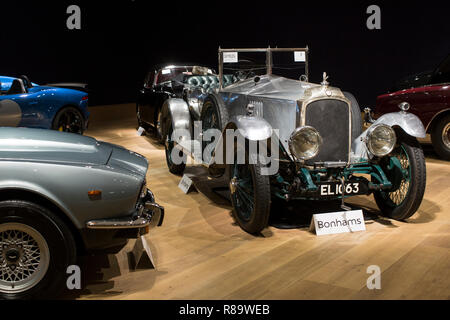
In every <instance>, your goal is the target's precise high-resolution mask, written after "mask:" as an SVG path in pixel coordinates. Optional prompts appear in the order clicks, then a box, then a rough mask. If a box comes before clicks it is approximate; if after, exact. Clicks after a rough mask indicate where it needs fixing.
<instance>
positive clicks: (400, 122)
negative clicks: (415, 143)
mask: <svg viewBox="0 0 450 320" xmlns="http://www.w3.org/2000/svg"><path fill="white" fill-rule="evenodd" d="M377 124H386V125H388V126H390V127H395V126H398V127H400V128H402V129H403V131H405V132H406V133H407V134H409V135H410V136H412V137H416V138H425V137H426V134H427V133H426V131H425V127H424V126H423V123H422V121H420V119H419V118H418V117H417V116H415V115H414V114H412V113H408V112H394V113H387V114H385V115H383V116H381V117H380V118H378V120H377V121H375V122H374V123H373V125H377Z"/></svg>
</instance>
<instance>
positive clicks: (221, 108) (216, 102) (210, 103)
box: [200, 94, 229, 131]
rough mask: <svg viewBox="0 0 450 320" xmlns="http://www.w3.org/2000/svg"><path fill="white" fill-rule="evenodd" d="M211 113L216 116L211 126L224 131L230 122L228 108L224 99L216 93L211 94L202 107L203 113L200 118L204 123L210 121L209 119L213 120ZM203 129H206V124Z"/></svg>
mask: <svg viewBox="0 0 450 320" xmlns="http://www.w3.org/2000/svg"><path fill="white" fill-rule="evenodd" d="M211 115H212V116H214V117H216V118H215V119H214V120H215V121H213V122H214V123H213V124H212V125H213V126H212V127H211V128H215V129H218V130H220V131H222V130H223V129H224V128H225V126H226V124H227V123H228V119H229V117H228V110H227V108H226V106H225V104H224V103H223V101H222V99H221V98H220V97H219V96H218V95H216V94H211V95H209V96H208V97H207V98H206V99H205V103H204V104H203V107H202V113H201V115H200V120H201V121H202V123H208V121H210V120H211V119H210V116H211ZM203 129H205V126H203ZM206 129H209V128H206Z"/></svg>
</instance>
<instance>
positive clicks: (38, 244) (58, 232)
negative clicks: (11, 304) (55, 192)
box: [0, 200, 77, 299]
mask: <svg viewBox="0 0 450 320" xmlns="http://www.w3.org/2000/svg"><path fill="white" fill-rule="evenodd" d="M76 253H77V249H76V243H75V240H74V238H73V235H72V233H71V231H70V229H69V227H68V226H67V225H66V224H65V223H64V222H63V221H62V220H61V218H60V217H59V216H58V215H57V214H55V213H53V212H52V211H50V210H48V209H47V208H45V207H43V206H40V205H37V204H35V203H32V202H29V201H24V200H4V201H0V299H46V298H55V297H57V296H58V294H59V293H60V292H61V290H63V289H64V288H65V284H66V280H67V274H66V271H67V267H68V266H70V265H74V264H75V263H76Z"/></svg>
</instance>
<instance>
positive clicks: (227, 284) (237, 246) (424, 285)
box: [67, 104, 450, 299]
mask: <svg viewBox="0 0 450 320" xmlns="http://www.w3.org/2000/svg"><path fill="white" fill-rule="evenodd" d="M134 110H135V108H134V105H131V104H130V105H117V106H107V107H95V108H91V111H92V118H91V124H90V128H89V130H88V132H87V133H86V134H87V135H90V136H93V137H95V138H97V139H99V140H104V141H108V142H112V143H115V144H119V145H122V146H125V147H127V148H129V149H131V150H133V151H136V152H139V153H141V154H143V155H145V156H146V157H147V158H148V159H149V161H150V169H149V172H148V177H147V179H148V183H149V186H150V189H151V190H152V191H153V192H154V193H155V195H156V199H157V202H158V203H160V204H161V205H163V206H164V207H165V209H166V219H165V221H164V225H163V227H161V228H158V229H156V230H154V231H153V232H151V234H149V235H147V239H148V240H149V244H150V247H151V249H152V252H153V255H154V259H155V262H156V269H142V270H138V271H130V270H129V268H128V262H127V261H128V260H127V252H128V251H130V248H131V246H132V244H133V242H130V244H129V245H128V246H127V247H126V248H124V250H122V251H121V252H120V253H119V254H117V255H109V256H100V257H90V258H87V259H85V267H84V270H85V271H84V272H85V273H86V274H85V279H86V281H85V282H86V283H85V288H84V289H83V290H82V291H81V293H79V294H77V295H75V296H71V295H68V296H67V298H79V299H449V298H450V163H448V162H444V161H441V160H439V159H437V157H436V156H435V155H434V153H433V152H432V151H431V150H430V148H429V147H427V148H426V150H428V151H427V152H426V155H427V189H426V194H425V199H424V201H423V203H422V206H421V207H420V209H419V212H418V213H417V214H416V215H415V216H414V217H413V218H411V219H409V220H408V221H407V222H397V221H393V220H389V219H384V218H379V217H377V216H375V219H372V220H368V221H366V227H367V231H366V232H360V233H354V234H342V235H331V236H323V237H317V236H315V235H313V234H311V233H310V232H308V229H307V228H300V229H291V230H281V229H277V228H274V227H270V228H269V229H268V230H267V231H265V232H264V236H263V237H254V236H251V235H249V234H247V233H245V232H243V231H242V230H241V229H240V228H239V227H238V226H236V225H235V224H234V223H233V219H232V218H231V216H230V211H231V206H230V204H229V203H228V202H227V201H226V200H225V199H224V198H221V197H217V196H211V195H208V196H206V195H205V194H204V193H199V192H194V193H190V194H188V195H185V194H183V193H182V192H181V190H179V189H178V183H179V180H180V177H177V176H174V175H171V174H170V173H169V171H168V170H167V167H166V163H165V155H164V149H163V147H162V146H160V145H158V144H157V143H156V142H155V141H154V140H153V139H152V138H151V137H146V136H144V137H140V136H137V134H136V120H135V114H134ZM350 203H351V204H352V205H353V206H356V207H362V208H364V210H365V213H366V214H367V215H368V216H373V213H374V212H375V213H376V212H377V207H376V205H375V203H374V201H373V197H356V198H354V199H352V200H351V201H350ZM316 211H317V209H316ZM312 212H314V207H313V208H312V210H311V209H305V210H303V209H302V207H300V208H297V210H296V211H295V214H296V215H298V216H302V215H306V218H305V217H304V219H306V221H308V219H310V216H311V213H312ZM370 265H378V266H379V267H380V268H381V270H382V275H381V285H382V289H381V290H374V291H370V290H368V289H367V287H366V280H367V278H368V276H369V275H368V274H367V273H366V270H367V267H368V266H370Z"/></svg>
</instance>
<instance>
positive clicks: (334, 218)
mask: <svg viewBox="0 0 450 320" xmlns="http://www.w3.org/2000/svg"><path fill="white" fill-rule="evenodd" d="M310 230H311V232H314V231H315V232H316V235H318V236H322V235H326V234H337V233H345V232H358V231H365V230H366V224H365V222H364V215H363V212H362V210H354V211H340V212H332V213H322V214H315V215H313V218H312V220H311V226H310Z"/></svg>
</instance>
